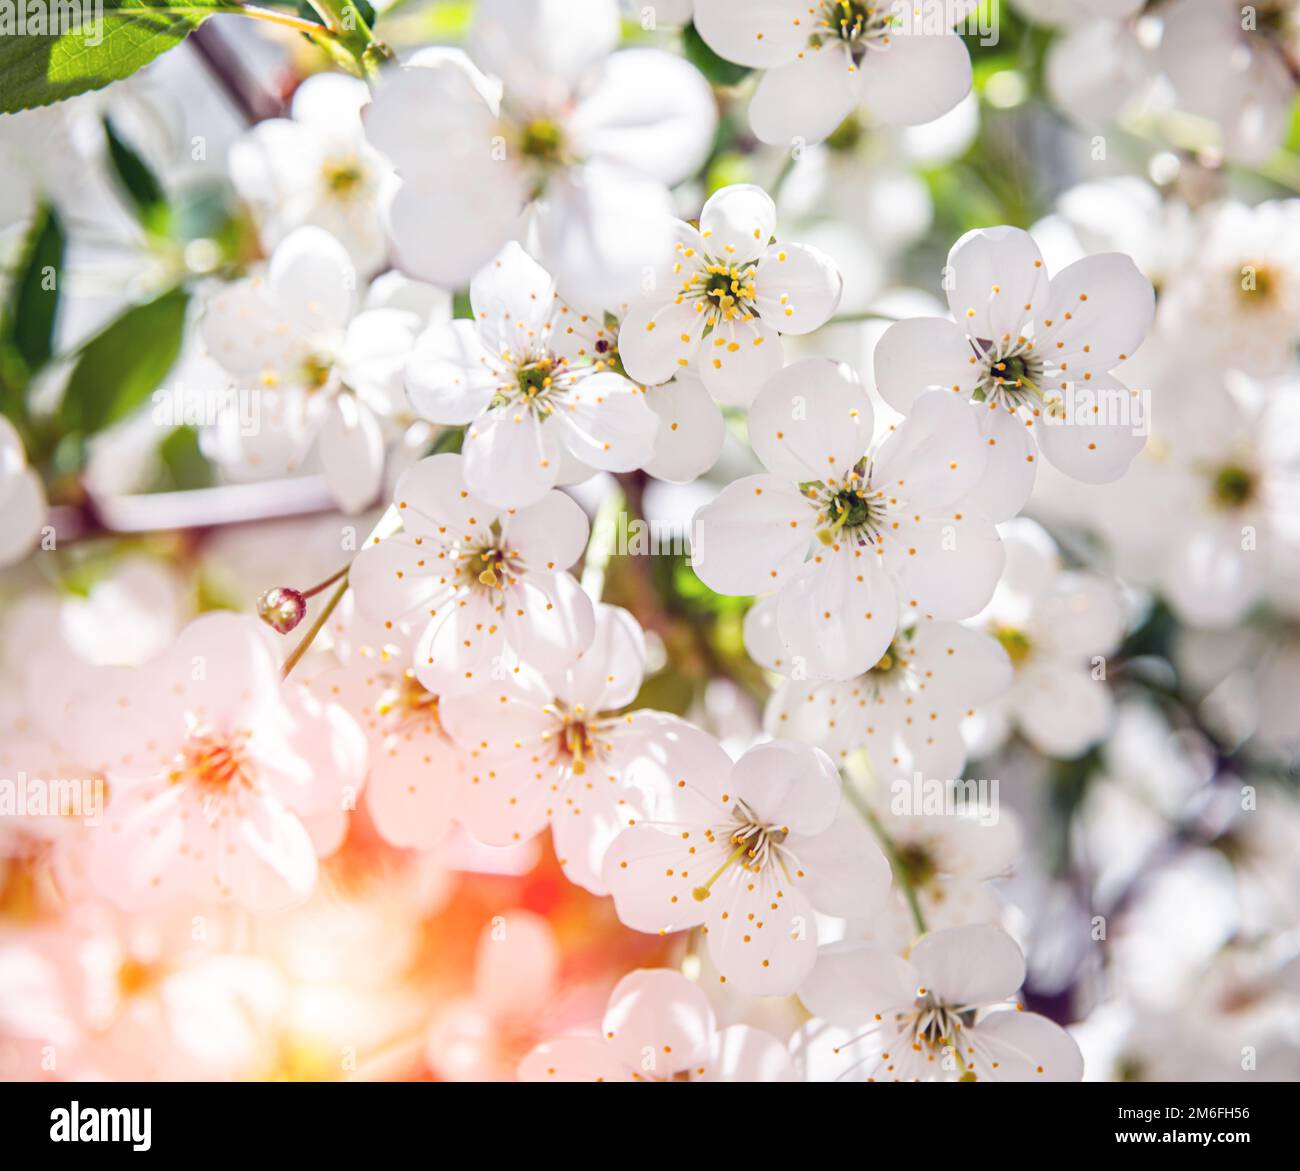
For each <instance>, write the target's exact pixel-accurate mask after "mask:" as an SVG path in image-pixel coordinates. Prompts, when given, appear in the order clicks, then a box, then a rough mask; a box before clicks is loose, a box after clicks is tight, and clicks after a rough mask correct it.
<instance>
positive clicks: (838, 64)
mask: <svg viewBox="0 0 1300 1171" xmlns="http://www.w3.org/2000/svg"><path fill="white" fill-rule="evenodd" d="M857 104H858V85H857V77H856V74H855V72H854V69H853V61H852V58H850V56H849V54H848V53H847V52H846V51H845V49H844V47H843V45H841V44H840V43H839V42H838V41H837V40H835V39H832V40H830V41H829V42H828V43H827V44H825V45H823V46H822V47H821V48H817V49H813V48H809V49H807V50H805V51H804V52H803V53H802V54H800V56H798V57H797V58H795V60H793V61H791V62H790V63H789V64H788V65H780V66H778V67H776V68H775V69H769V70H768V71H767V72H766V73H764V74H763V76H762V78H761V79H760V80H759V83H758V89H757V90H755V92H754V96H753V98H752V99H751V100H750V103H749V125H750V128H751V129H752V130H753V131H754V135H755V137H756V138H758V139H759V141H760V142H766V143H769V144H771V145H772V146H783V147H787V148H790V147H793V146H795V145H799V144H804V145H807V144H811V143H817V142H821V141H822V140H823V139H825V138H827V137H828V136H829V135H830V134H831V133H832V132H833V131H834V130H835V128H836V127H837V126H838V125H839V124H840V123H841V122H843V121H844V119H845V118H847V117H848V116H849V114H850V113H851V112H852V110H853V108H854V106H856V105H857Z"/></svg>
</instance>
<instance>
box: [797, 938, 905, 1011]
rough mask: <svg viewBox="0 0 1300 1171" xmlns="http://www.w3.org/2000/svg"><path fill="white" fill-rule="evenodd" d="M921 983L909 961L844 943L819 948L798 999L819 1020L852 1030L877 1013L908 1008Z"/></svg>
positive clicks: (863, 945) (852, 942) (866, 946)
mask: <svg viewBox="0 0 1300 1171" xmlns="http://www.w3.org/2000/svg"><path fill="white" fill-rule="evenodd" d="M919 984H920V979H919V974H918V972H917V971H916V969H915V968H914V967H913V966H912V965H911V964H910V963H908V962H907V960H905V959H903V958H901V957H900V956H896V955H894V954H893V953H892V952H889V951H886V950H885V949H884V948H883V947H877V946H875V945H874V944H870V943H860V942H858V941H857V940H843V941H841V942H839V943H831V944H827V945H826V946H825V947H822V948H820V949H819V950H818V953H817V966H816V967H815V968H814V969H813V971H812V975H810V976H809V977H808V979H807V980H805V981H804V983H803V985H802V986H801V987H800V989H799V999H800V1000H802V1001H803V1003H804V1006H805V1007H806V1008H807V1009H808V1011H809V1012H811V1013H813V1014H814V1015H815V1016H819V1017H823V1018H824V1019H826V1020H828V1021H832V1022H834V1023H836V1024H842V1025H844V1026H846V1027H850V1028H851V1027H853V1026H861V1025H863V1024H865V1023H866V1022H868V1021H870V1020H871V1019H872V1018H873V1017H875V1016H876V1014H877V1013H879V1014H880V1015H881V1016H883V1015H884V1014H885V1013H887V1012H889V1011H890V1010H891V1009H899V1008H907V1007H909V1006H910V1005H911V1004H912V1002H913V1001H914V1000H915V999H916V989H917V987H918V986H919Z"/></svg>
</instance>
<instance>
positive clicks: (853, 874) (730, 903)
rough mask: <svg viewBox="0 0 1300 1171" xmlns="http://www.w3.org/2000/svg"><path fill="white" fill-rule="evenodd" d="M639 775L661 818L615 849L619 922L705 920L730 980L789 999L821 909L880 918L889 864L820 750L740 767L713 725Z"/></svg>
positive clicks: (642, 765)
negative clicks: (875, 912)
mask: <svg viewBox="0 0 1300 1171" xmlns="http://www.w3.org/2000/svg"><path fill="white" fill-rule="evenodd" d="M681 740H682V745H683V747H684V748H687V749H689V751H688V752H686V753H684V754H682V755H681V756H680V757H678V758H674V759H669V760H666V761H663V762H659V761H654V760H643V761H639V762H637V764H636V765H635V766H634V767H633V768H632V769H631V770H629V772H630V774H631V776H632V779H633V781H634V783H636V784H638V785H639V786H640V787H642V788H644V789H645V790H646V794H647V797H646V799H647V803H648V812H647V814H646V816H645V817H644V818H642V819H641V820H639V821H638V822H637V823H636V824H635V825H633V826H632V827H631V828H629V829H626V830H624V831H623V833H621V834H620V835H619V836H618V837H617V838H615V839H614V843H613V845H611V846H610V848H609V852H608V854H607V855H606V858H605V870H604V881H605V884H606V885H607V886H608V888H609V890H610V892H611V893H612V894H613V896H614V906H615V909H616V910H617V911H618V917H619V918H620V919H621V920H622V921H623V922H624V923H625V924H626V925H627V926H629V927H632V928H635V929H636V930H638V931H646V932H659V933H663V932H669V931H684V930H686V929H688V928H692V927H699V928H700V929H701V930H702V931H703V932H704V934H705V938H706V939H707V941H708V946H709V955H710V957H711V959H712V961H713V964H714V966H715V967H716V968H717V970H718V973H719V978H720V980H722V981H723V982H726V983H728V984H729V985H730V986H732V987H734V988H736V989H737V990H739V991H740V992H744V993H748V994H751V995H759V996H779V995H786V994H788V993H790V992H792V991H794V989H795V988H797V987H798V986H799V984H800V983H801V982H802V981H803V979H804V978H805V977H806V976H807V974H808V972H809V971H810V970H811V969H812V966H813V964H814V963H815V962H816V958H817V956H816V953H817V927H816V919H815V913H822V914H827V915H838V916H841V917H844V916H848V915H851V914H857V913H863V914H866V913H869V912H870V910H871V909H872V907H874V906H878V905H880V904H881V903H883V901H884V898H885V895H886V892H887V890H888V885H889V865H888V863H887V862H886V861H885V859H884V856H883V855H882V854H881V853H880V850H879V848H878V847H877V846H876V843H875V839H874V838H873V837H872V836H871V833H870V831H869V830H867V828H866V827H865V825H864V824H863V823H862V821H861V819H860V818H859V817H858V815H857V813H856V812H855V811H854V810H853V808H852V807H851V806H850V805H849V804H848V803H847V802H845V801H843V800H842V792H841V782H840V778H839V775H838V774H837V773H836V771H835V766H834V765H833V764H832V763H831V761H830V758H829V757H827V756H826V754H825V753H823V752H821V751H820V750H819V749H816V748H810V747H808V746H806V745H803V744H795V743H792V742H790V741H781V740H774V741H770V742H768V743H765V744H760V745H758V746H757V747H755V748H751V749H750V750H749V751H748V752H747V753H745V755H744V756H742V757H741V758H740V759H739V760H738V761H736V762H735V764H734V765H732V763H731V761H730V758H729V757H728V756H727V754H726V753H725V752H724V751H723V750H722V749H721V747H719V746H718V745H717V744H716V742H714V741H713V740H711V739H710V738H709V737H708V736H706V735H704V733H702V732H695V731H693V730H692V731H691V734H690V735H689V736H688V735H687V733H686V732H683V733H682V737H681Z"/></svg>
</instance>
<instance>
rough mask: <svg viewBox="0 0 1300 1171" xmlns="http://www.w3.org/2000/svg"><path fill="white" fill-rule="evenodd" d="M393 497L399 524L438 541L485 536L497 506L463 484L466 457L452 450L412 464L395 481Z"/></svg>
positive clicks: (415, 533)
mask: <svg viewBox="0 0 1300 1171" xmlns="http://www.w3.org/2000/svg"><path fill="white" fill-rule="evenodd" d="M393 499H394V501H395V502H396V504H397V507H398V510H399V511H400V513H401V516H402V525H403V527H404V528H405V529H406V530H407V532H409V533H413V534H414V535H415V536H421V537H429V538H431V539H433V540H436V541H438V542H439V543H443V542H451V541H471V540H473V539H474V538H475V537H484V538H485V537H486V536H487V534H488V530H489V529H490V527H491V525H492V522H493V521H494V520H495V519H496V518H497V510H496V509H495V508H493V507H492V506H491V505H489V504H485V503H484V502H483V501H482V500H480V499H479V498H478V497H476V496H474V495H472V494H471V493H470V491H469V490H468V489H467V488H466V487H465V459H464V457H463V456H461V455H458V454H456V453H454V452H443V453H442V454H440V455H431V456H428V457H427V458H425V459H422V460H420V462H419V463H417V464H413V465H412V466H411V467H409V468H407V470H406V471H405V472H403V473H402V477H401V479H399V480H398V481H397V487H396V490H395V491H394V493H393Z"/></svg>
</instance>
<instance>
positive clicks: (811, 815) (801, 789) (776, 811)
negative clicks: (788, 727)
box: [729, 740, 840, 835]
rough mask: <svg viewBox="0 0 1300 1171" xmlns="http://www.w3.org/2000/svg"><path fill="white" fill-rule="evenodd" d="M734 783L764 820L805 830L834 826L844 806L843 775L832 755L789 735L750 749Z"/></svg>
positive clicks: (792, 829)
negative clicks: (841, 785)
mask: <svg viewBox="0 0 1300 1171" xmlns="http://www.w3.org/2000/svg"><path fill="white" fill-rule="evenodd" d="M729 789H730V791H731V792H732V793H733V794H735V795H736V796H737V797H738V798H739V799H740V800H742V801H744V802H745V804H746V805H748V806H749V807H750V809H752V810H753V811H754V813H755V814H756V815H757V817H758V819H759V820H760V821H763V822H768V823H772V824H777V825H780V826H782V827H785V828H788V829H789V831H790V832H791V833H796V834H800V835H804V834H818V833H821V832H822V831H823V830H825V829H827V828H829V826H830V824H831V822H832V821H834V820H835V813H836V810H838V809H839V807H840V776H839V773H837V772H836V771H835V766H834V765H833V764H832V763H831V760H830V757H828V756H827V755H826V754H825V753H824V752H822V751H821V750H820V749H817V748H810V747H809V746H808V745H806V744H795V743H793V742H791V741H789V740H771V741H768V742H767V743H765V744H759V745H756V746H755V747H754V748H751V749H750V750H749V751H748V752H746V753H745V755H744V756H742V757H741V758H740V759H739V760H738V761H736V765H735V768H733V769H732V773H731V782H730V785H729Z"/></svg>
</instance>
